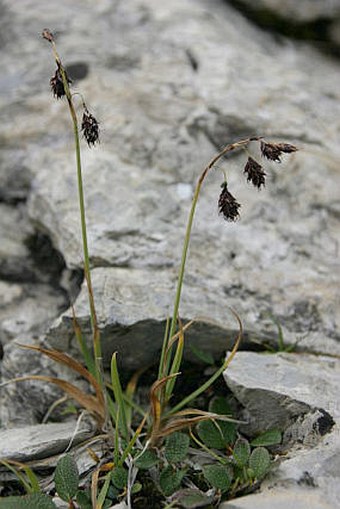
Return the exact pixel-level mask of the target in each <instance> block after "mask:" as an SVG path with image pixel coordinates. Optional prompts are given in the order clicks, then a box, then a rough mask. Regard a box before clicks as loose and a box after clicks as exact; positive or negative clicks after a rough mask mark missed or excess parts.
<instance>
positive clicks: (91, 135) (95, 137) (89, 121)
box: [81, 108, 99, 147]
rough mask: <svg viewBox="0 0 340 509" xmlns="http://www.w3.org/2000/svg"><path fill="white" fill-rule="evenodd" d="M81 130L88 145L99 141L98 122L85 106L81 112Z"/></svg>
mask: <svg viewBox="0 0 340 509" xmlns="http://www.w3.org/2000/svg"><path fill="white" fill-rule="evenodd" d="M81 130H82V131H83V135H84V137H85V140H86V141H87V144H88V146H89V147H91V145H95V144H96V143H97V142H99V124H98V122H97V120H96V119H95V118H94V116H93V115H91V113H89V111H88V109H87V108H85V110H84V113H83V119H82V123H81Z"/></svg>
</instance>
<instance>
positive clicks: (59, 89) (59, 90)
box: [50, 66, 71, 99]
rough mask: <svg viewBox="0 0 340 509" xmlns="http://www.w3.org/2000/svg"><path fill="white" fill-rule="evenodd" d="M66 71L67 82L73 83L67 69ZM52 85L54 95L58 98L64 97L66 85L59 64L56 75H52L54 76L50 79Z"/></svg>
mask: <svg viewBox="0 0 340 509" xmlns="http://www.w3.org/2000/svg"><path fill="white" fill-rule="evenodd" d="M64 73H65V76H66V80H67V83H71V80H70V79H69V77H68V76H67V74H66V71H65V70H64ZM50 85H51V89H52V93H53V95H54V97H56V98H57V99H61V98H62V97H64V95H65V87H64V83H63V78H62V75H61V70H60V67H59V66H58V67H57V69H56V72H55V74H54V76H52V78H51V79H50Z"/></svg>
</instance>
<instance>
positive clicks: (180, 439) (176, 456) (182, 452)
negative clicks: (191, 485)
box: [164, 431, 190, 463]
mask: <svg viewBox="0 0 340 509" xmlns="http://www.w3.org/2000/svg"><path fill="white" fill-rule="evenodd" d="M189 444H190V438H189V436H188V435H186V434H185V433H180V432H178V431H176V432H175V433H172V434H171V435H169V436H168V437H167V438H166V440H165V451H164V454H165V457H166V459H167V460H168V461H169V462H170V463H177V462H179V461H183V460H184V459H185V458H186V456H187V454H188V449H189Z"/></svg>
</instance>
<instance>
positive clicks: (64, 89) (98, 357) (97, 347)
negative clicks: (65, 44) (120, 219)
mask: <svg viewBox="0 0 340 509" xmlns="http://www.w3.org/2000/svg"><path fill="white" fill-rule="evenodd" d="M43 37H44V38H45V39H47V40H48V41H49V42H50V43H51V45H52V49H53V54H54V58H55V61H56V64H57V71H56V75H55V77H54V78H52V80H51V86H52V88H53V91H54V93H55V95H56V96H57V98H59V97H62V96H64V95H65V96H66V99H67V103H68V107H69V111H70V115H71V118H72V123H73V133H74V142H75V153H76V165H77V183H78V197H79V209H80V223H81V233H82V242H83V255H84V275H85V280H86V284H87V291H88V298H89V305H90V315H91V328H92V334H93V350H94V356H95V365H96V373H95V374H96V378H97V379H98V381H99V382H100V383H102V381H103V378H102V352H101V342H100V331H99V328H98V320H97V313H96V308H95V303H94V296H93V287H92V279H91V271H90V259H89V250H88V242H87V228H86V214H85V198H84V189H83V177H82V166H81V157H80V140H79V127H78V119H77V114H76V111H75V107H74V103H73V99H72V94H71V92H70V87H69V83H70V80H69V78H68V77H67V74H66V71H65V69H64V67H63V64H62V62H61V59H60V57H59V54H58V52H57V49H56V45H55V42H54V38H53V35H52V34H51V33H50V32H49V31H48V30H44V31H43ZM58 76H60V77H61V80H62V81H61V82H59V83H58V87H57V88H56V87H55V83H53V80H56V79H57V80H58Z"/></svg>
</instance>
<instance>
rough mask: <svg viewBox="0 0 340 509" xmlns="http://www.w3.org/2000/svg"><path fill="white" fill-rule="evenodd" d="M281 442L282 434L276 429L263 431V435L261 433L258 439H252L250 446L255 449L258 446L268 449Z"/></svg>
mask: <svg viewBox="0 0 340 509" xmlns="http://www.w3.org/2000/svg"><path fill="white" fill-rule="evenodd" d="M281 440H282V433H281V431H279V430H277V429H270V430H268V431H265V432H264V433H262V434H261V435H259V436H258V437H256V438H254V440H252V441H251V442H250V444H251V445H252V446H253V447H257V446H260V445H261V446H264V447H268V446H269V445H277V444H280V443H281Z"/></svg>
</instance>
